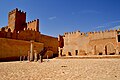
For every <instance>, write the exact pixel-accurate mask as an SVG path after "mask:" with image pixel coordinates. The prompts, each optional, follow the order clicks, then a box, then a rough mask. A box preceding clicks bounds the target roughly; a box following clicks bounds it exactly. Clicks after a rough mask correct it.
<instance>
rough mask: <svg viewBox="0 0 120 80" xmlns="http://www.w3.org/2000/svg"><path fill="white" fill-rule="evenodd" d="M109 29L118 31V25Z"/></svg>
mask: <svg viewBox="0 0 120 80" xmlns="http://www.w3.org/2000/svg"><path fill="white" fill-rule="evenodd" d="M110 29H112V30H113V29H120V25H118V26H115V27H112V28H110Z"/></svg>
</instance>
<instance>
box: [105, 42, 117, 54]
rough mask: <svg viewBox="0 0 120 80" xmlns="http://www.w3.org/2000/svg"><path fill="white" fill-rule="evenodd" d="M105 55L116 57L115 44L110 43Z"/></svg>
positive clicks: (106, 47)
mask: <svg viewBox="0 0 120 80" xmlns="http://www.w3.org/2000/svg"><path fill="white" fill-rule="evenodd" d="M105 54H106V55H114V54H115V49H114V46H113V44H111V43H108V44H107V45H106V46H105Z"/></svg>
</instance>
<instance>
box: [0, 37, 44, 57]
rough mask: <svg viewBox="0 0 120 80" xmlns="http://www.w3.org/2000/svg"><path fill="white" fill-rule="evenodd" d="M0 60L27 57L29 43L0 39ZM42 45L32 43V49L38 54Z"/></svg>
mask: <svg viewBox="0 0 120 80" xmlns="http://www.w3.org/2000/svg"><path fill="white" fill-rule="evenodd" d="M0 45H1V46H0V58H6V57H19V56H24V55H25V56H27V53H28V50H30V42H29V41H21V40H14V39H6V38H0ZM43 47H44V44H43V43H37V42H34V49H35V50H37V51H38V53H39V52H41V50H43Z"/></svg>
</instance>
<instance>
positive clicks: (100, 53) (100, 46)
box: [96, 44, 103, 55]
mask: <svg viewBox="0 0 120 80" xmlns="http://www.w3.org/2000/svg"><path fill="white" fill-rule="evenodd" d="M102 53H103V45H101V44H99V45H97V46H96V55H102Z"/></svg>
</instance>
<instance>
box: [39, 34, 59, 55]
mask: <svg viewBox="0 0 120 80" xmlns="http://www.w3.org/2000/svg"><path fill="white" fill-rule="evenodd" d="M40 42H41V43H44V46H45V47H48V48H49V49H50V50H51V51H53V53H54V54H55V53H56V54H57V53H58V45H59V44H58V38H54V37H51V36H47V35H43V34H41V36H40Z"/></svg>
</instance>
